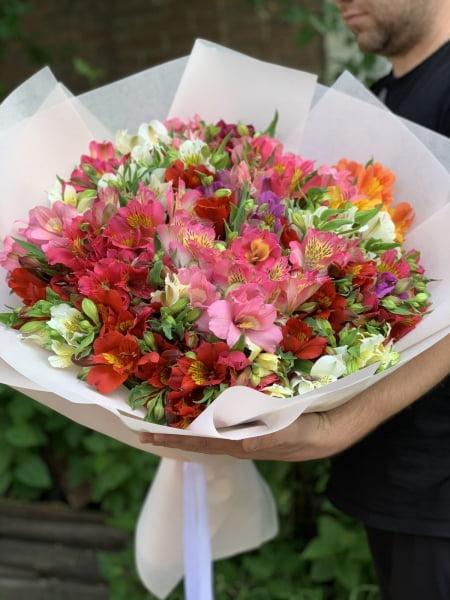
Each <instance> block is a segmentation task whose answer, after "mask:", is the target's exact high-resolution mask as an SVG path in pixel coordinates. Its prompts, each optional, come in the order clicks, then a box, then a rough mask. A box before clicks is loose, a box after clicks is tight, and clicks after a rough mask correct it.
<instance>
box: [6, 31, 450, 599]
mask: <svg viewBox="0 0 450 600" xmlns="http://www.w3.org/2000/svg"><path fill="white" fill-rule="evenodd" d="M205 81H207V82H208V86H209V89H210V90H214V98H215V99H214V102H212V101H211V95H210V94H205V93H204V90H205ZM268 81H270V85H267V82H268ZM338 83H339V82H338ZM347 83H348V82H345V85H343V86H341V87H340V86H339V85H337V86H333V88H330V89H328V88H323V87H322V86H320V85H316V80H315V77H314V76H312V75H311V74H307V73H303V72H300V71H296V70H293V69H286V68H284V67H279V66H276V65H271V64H268V63H264V62H262V61H258V60H255V59H252V58H250V57H246V56H244V55H242V54H238V53H235V52H230V51H229V50H228V49H224V48H221V47H217V46H216V45H212V44H209V43H205V42H203V41H197V42H196V43H195V45H194V48H193V51H192V53H191V55H190V56H189V57H187V58H182V59H178V60H176V61H172V62H171V63H166V64H164V65H160V66H158V67H155V68H152V69H150V70H148V71H145V72H143V73H139V74H137V75H135V76H131V77H129V78H126V79H124V80H122V81H118V82H115V83H114V84H110V85H108V86H105V87H104V88H99V89H97V90H93V91H92V92H89V93H87V94H84V95H82V96H79V97H76V98H74V97H73V96H71V94H70V93H69V92H67V90H66V89H65V88H64V87H62V86H61V85H60V84H58V83H57V82H56V81H55V80H54V78H53V77H52V75H51V73H50V72H49V71H48V69H46V70H44V71H42V72H39V73H38V74H37V75H36V76H35V77H33V78H32V79H31V80H30V81H29V82H26V83H25V84H24V86H22V87H21V88H19V89H18V90H16V91H15V92H14V93H13V94H12V95H11V97H10V98H8V99H7V101H5V102H4V103H3V104H2V105H1V106H0V128H1V131H2V135H1V136H0V152H1V154H2V161H0V178H1V181H2V192H3V196H4V198H6V199H7V201H5V202H4V204H3V206H2V219H1V220H0V236H1V237H2V238H4V239H5V243H4V247H3V253H2V258H1V260H2V264H3V266H4V267H5V268H6V277H5V278H3V279H0V304H1V305H2V307H8V310H7V312H5V314H4V316H3V317H2V319H3V321H4V323H6V325H2V324H0V377H1V382H2V383H6V384H8V385H10V386H12V387H14V388H16V389H18V390H20V391H21V392H23V393H25V394H27V395H29V396H31V397H32V398H35V399H36V400H37V401H38V402H41V403H43V404H45V405H46V406H49V407H51V408H52V409H53V410H56V411H58V412H60V413H62V414H63V415H65V416H67V417H69V418H70V419H73V420H74V421H76V422H78V423H81V424H82V425H85V426H87V427H90V428H92V429H95V430H97V431H100V432H101V433H104V434H106V435H109V436H111V437H113V438H116V439H118V440H120V441H122V442H125V443H127V444H129V445H131V446H134V447H138V448H140V449H141V450H142V451H146V452H152V453H155V454H159V455H160V456H162V457H163V458H162V460H161V462H160V466H159V469H158V472H157V475H156V477H155V479H154V481H153V482H152V485H151V487H150V490H149V494H148V496H147V498H146V500H145V502H144V504H143V507H142V510H141V515H140V517H139V520H138V522H137V524H136V538H135V539H136V566H137V569H138V572H139V574H140V577H141V579H142V581H143V583H144V584H145V585H146V586H147V587H148V588H149V589H150V590H151V591H152V592H153V593H154V594H155V595H157V596H158V597H161V598H164V597H165V596H166V595H167V594H168V593H169V592H170V590H171V589H172V588H173V587H174V586H175V584H176V583H177V582H178V580H179V579H180V578H181V577H182V576H183V573H185V571H186V570H189V569H190V568H191V567H190V563H189V558H193V557H196V556H197V549H198V547H199V544H197V538H196V537H195V535H194V536H192V539H191V541H190V544H191V546H190V547H189V540H190V537H189V534H186V539H187V541H188V543H187V550H186V545H185V547H184V549H183V543H182V534H181V532H182V530H183V529H184V530H185V531H186V530H189V527H187V528H186V527H185V525H186V522H187V524H188V525H189V516H187V517H186V514H187V513H186V504H190V505H191V508H193V507H192V504H194V505H195V504H196V503H195V502H194V503H192V502H184V500H183V498H186V497H189V494H188V493H186V495H183V492H189V489H190V488H191V492H192V491H196V490H200V489H203V488H202V486H201V485H197V484H198V483H199V481H198V479H199V478H200V479H203V478H202V477H199V478H198V477H197V476H198V475H199V471H203V473H204V476H205V477H204V478H205V479H206V484H207V485H206V488H207V490H206V492H205V491H203V492H200V496H201V498H200V500H201V502H200V504H201V508H199V507H198V505H197V506H195V507H194V508H195V511H194V512H195V513H196V514H197V515H198V514H201V515H202V516H203V517H204V518H207V524H208V528H207V531H206V532H205V531H204V532H203V533H204V538H207V539H208V541H209V542H210V544H211V556H212V558H214V559H219V558H224V557H227V556H230V555H232V554H235V553H238V552H244V551H247V550H249V549H252V548H256V547H258V546H259V545H261V544H262V543H263V542H265V541H267V540H268V539H270V538H272V537H273V536H274V535H275V534H276V531H277V515H276V508H275V504H274V501H273V498H272V495H271V493H270V490H269V489H268V488H267V485H266V484H265V482H264V481H263V480H262V478H261V476H260V475H259V473H258V471H257V469H256V468H255V466H254V465H253V463H252V462H251V461H238V460H234V459H231V458H229V457H225V456H208V455H201V454H192V453H191V454H189V453H180V452H178V451H175V450H173V451H171V450H169V449H162V448H158V447H155V446H153V445H144V446H143V445H142V444H140V443H139V441H138V437H137V435H136V432H139V431H164V432H165V433H171V434H173V435H192V434H194V435H199V436H216V437H227V438H234V439H236V438H237V439H241V438H243V437H247V436H254V435H259V434H265V433H270V432H273V431H276V430H279V429H281V428H283V427H286V426H287V425H289V423H291V422H292V421H293V420H295V419H297V418H298V417H299V416H300V415H301V414H302V412H303V411H306V410H327V409H329V408H330V407H332V406H335V405H337V404H339V403H342V402H345V401H347V400H348V399H349V398H351V397H352V396H354V395H355V394H358V393H360V392H362V391H363V390H364V389H365V388H366V387H368V386H370V385H372V384H373V383H375V382H376V381H377V380H378V379H380V378H381V377H383V376H385V375H386V374H387V373H389V372H391V370H392V369H395V368H398V367H399V366H400V365H401V364H404V363H405V362H407V361H408V360H410V359H411V358H412V357H414V356H416V355H417V354H419V353H420V352H422V351H424V350H425V349H426V348H428V347H429V346H431V345H432V344H434V343H435V342H436V341H438V340H439V339H440V338H441V337H443V336H444V335H446V334H447V333H448V332H449V330H450V325H449V324H450V304H449V303H448V295H449V293H450V278H449V271H448V261H447V257H448V254H449V252H450V238H449V236H448V234H447V225H446V224H447V223H448V222H449V219H450V205H449V202H448V200H449V193H448V190H449V189H450V176H449V174H448V172H447V170H446V169H444V167H443V166H442V165H441V164H440V163H439V161H437V160H436V159H435V157H434V156H433V154H432V153H431V152H430V151H429V150H428V147H430V148H431V147H433V148H434V147H435V144H434V142H435V140H434V139H433V144H431V141H430V142H428V141H427V142H426V144H427V147H425V146H424V145H423V144H422V143H421V142H420V141H419V140H418V139H417V137H416V136H417V135H418V132H416V131H414V133H411V132H410V131H409V129H408V128H407V127H406V126H405V123H403V122H401V121H400V120H399V119H397V118H396V117H394V116H393V115H391V114H389V113H388V112H387V111H386V110H385V109H384V108H383V109H380V108H379V107H377V106H373V105H372V104H371V103H370V101H371V96H370V94H369V93H368V92H367V91H366V90H364V88H363V86H361V85H360V84H358V85H357V82H354V80H353V79H352V80H351V84H352V85H351V88H352V90H351V95H349V94H348V93H347V90H348V89H349V88H348V85H347ZM354 88H357V89H356V90H355V89H354ZM230 90H232V93H230ZM236 90H239V93H237V92H236ZM355 92H357V94H358V95H362V100H358V99H357V98H356V97H355V96H356V95H357V94H356V93H355ZM313 98H314V106H313V107H312V108H311V101H312V99H313ZM274 114H277V115H278V121H277V122H276V135H277V137H278V139H276V138H275V127H269V128H268V129H266V128H267V124H268V123H270V121H271V119H272V118H273V115H274ZM195 115H200V117H196V116H195ZM150 118H153V119H155V121H153V122H150V123H149V122H148V121H149V119H150ZM141 123H146V124H145V125H143V126H142V127H140V124H141ZM250 124H253V126H252V125H250ZM274 125H275V124H274ZM120 128H126V129H127V130H128V131H130V132H136V135H132V134H129V133H124V132H121V133H120V134H119V135H118V136H116V139H115V141H114V143H112V140H113V138H114V133H113V132H114V131H117V130H118V129H120ZM43 140H44V141H45V144H44V143H43ZM92 140H97V141H95V142H92ZM102 140H110V141H108V142H103V141H102ZM91 142H92V143H91ZM281 142H283V145H282V144H281ZM445 142H446V144H444V145H443V148H442V152H441V153H440V155H441V156H444V157H446V156H448V152H449V151H450V149H449V148H448V140H445ZM399 148H401V149H402V152H399ZM88 149H89V153H88ZM185 150H188V151H186V152H185ZM79 157H81V158H79ZM302 157H306V158H302ZM314 159H315V160H314ZM178 161H179V162H178ZM77 163H78V164H77ZM394 174H395V193H394V196H395V201H394V200H393V197H394V196H393V194H392V189H393V184H394V181H393V179H394ZM55 176H57V177H58V178H59V179H57V181H56V185H55V186H54V187H53V188H51V190H49V189H48V188H49V186H50V184H51V183H52V181H54V179H55ZM45 190H48V193H47V194H45V193H44V192H45ZM424 199H426V201H424ZM409 205H411V206H412V207H413V211H412V210H411V208H410V206H409ZM413 212H414V214H415V219H414V223H412V217H413ZM27 214H28V219H27V217H26V215H27ZM25 219H27V220H25ZM411 223H412V224H411ZM169 225H170V226H169ZM410 226H411V228H410V229H409V230H408V227H410ZM14 227H15V231H13V228H14ZM407 230H408V231H407ZM405 233H407V235H406V236H405ZM199 234H200V235H199ZM404 236H405V237H404ZM416 249H418V250H420V259H419V255H418V252H417V250H416ZM429 278H432V279H433V280H432V281H428V279H429ZM11 291H14V292H16V293H15V294H13V295H11ZM430 294H431V296H430ZM430 298H431V299H432V304H431V303H430ZM431 307H432V310H431ZM1 310H4V309H1ZM405 334H406V335H405ZM396 340H397V341H396ZM118 350H119V351H118ZM51 363H53V365H54V366H52V364H51ZM364 365H365V366H364ZM388 366H389V368H387V367H388ZM169 382H170V383H169ZM324 384H326V385H324ZM98 390H100V391H98ZM181 390H182V391H183V393H180V392H181ZM293 394H294V395H293ZM127 399H128V401H129V402H130V403H131V406H132V407H134V408H129V407H128V406H127ZM208 404H209V405H208ZM155 421H156V422H155ZM165 423H167V425H166V424H165ZM188 461H190V462H188ZM194 463H198V464H197V465H196V464H194ZM197 466H199V467H200V468H199V471H196V470H195V469H193V470H191V469H190V467H197ZM195 473H197V474H195ZM191 496H192V494H191ZM191 499H192V498H191ZM202 502H203V504H202ZM155 515H157V518H155ZM191 525H193V527H191V529H190V531H195V530H196V527H197V523H194V524H193V523H192V522H191ZM236 531H238V532H239V535H235V532H236ZM203 541H205V539H204V540H203ZM202 547H204V544H203V545H202ZM183 552H184V556H183ZM184 558H186V560H184ZM206 571H207V569H206V568H205V564H203V565H200V568H198V575H199V580H201V579H202V577H204V574H205V572H206ZM185 574H186V578H187V579H189V573H185ZM194 597H195V596H194ZM197 597H198V596H197Z"/></svg>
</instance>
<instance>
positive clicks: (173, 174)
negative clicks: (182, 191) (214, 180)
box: [164, 160, 214, 190]
mask: <svg viewBox="0 0 450 600" xmlns="http://www.w3.org/2000/svg"><path fill="white" fill-rule="evenodd" d="M200 173H201V174H203V175H207V176H210V177H214V173H212V172H211V171H209V170H208V169H207V168H206V167H205V165H195V166H194V165H189V166H188V167H187V168H185V166H184V163H183V161H182V160H175V161H174V163H173V164H172V166H171V167H168V168H167V169H166V173H165V177H164V179H165V181H166V182H169V181H171V182H172V186H173V187H174V188H175V189H177V188H178V185H179V180H180V179H181V180H182V181H184V182H185V184H186V188H188V189H191V190H192V189H195V188H198V187H199V186H201V185H202V180H201V178H200Z"/></svg>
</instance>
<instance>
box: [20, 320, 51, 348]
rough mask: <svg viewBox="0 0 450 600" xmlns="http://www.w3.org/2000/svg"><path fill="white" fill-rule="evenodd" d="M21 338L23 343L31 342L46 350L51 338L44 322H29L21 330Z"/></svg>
mask: <svg viewBox="0 0 450 600" xmlns="http://www.w3.org/2000/svg"><path fill="white" fill-rule="evenodd" d="M19 338H20V339H21V340H23V341H31V342H33V343H34V344H37V345H38V346H42V347H43V348H46V347H47V346H48V344H49V342H50V336H49V332H48V329H47V327H46V323H45V322H44V321H28V323H24V324H23V325H22V327H21V328H20V334H19Z"/></svg>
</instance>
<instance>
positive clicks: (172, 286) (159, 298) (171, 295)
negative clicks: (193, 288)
mask: <svg viewBox="0 0 450 600" xmlns="http://www.w3.org/2000/svg"><path fill="white" fill-rule="evenodd" d="M188 290H189V286H188V285H184V284H182V283H181V282H180V280H179V279H178V277H177V275H176V274H175V273H169V274H168V275H166V277H165V279H164V290H157V291H156V292H153V294H152V301H153V302H161V304H162V305H163V306H173V305H174V304H175V303H176V302H178V300H180V299H181V298H189V295H188Z"/></svg>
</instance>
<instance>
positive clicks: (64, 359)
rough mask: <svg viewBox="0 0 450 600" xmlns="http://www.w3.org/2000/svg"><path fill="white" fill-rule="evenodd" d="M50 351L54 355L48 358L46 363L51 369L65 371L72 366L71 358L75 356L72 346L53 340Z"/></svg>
mask: <svg viewBox="0 0 450 600" xmlns="http://www.w3.org/2000/svg"><path fill="white" fill-rule="evenodd" d="M51 349H52V352H54V355H52V356H49V357H48V362H49V363H50V365H51V366H52V367H55V368H56V369H66V368H67V367H72V366H73V362H72V356H73V355H74V354H75V349H74V348H73V347H72V346H69V345H68V344H63V342H59V341H58V340H53V342H52V347H51Z"/></svg>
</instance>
